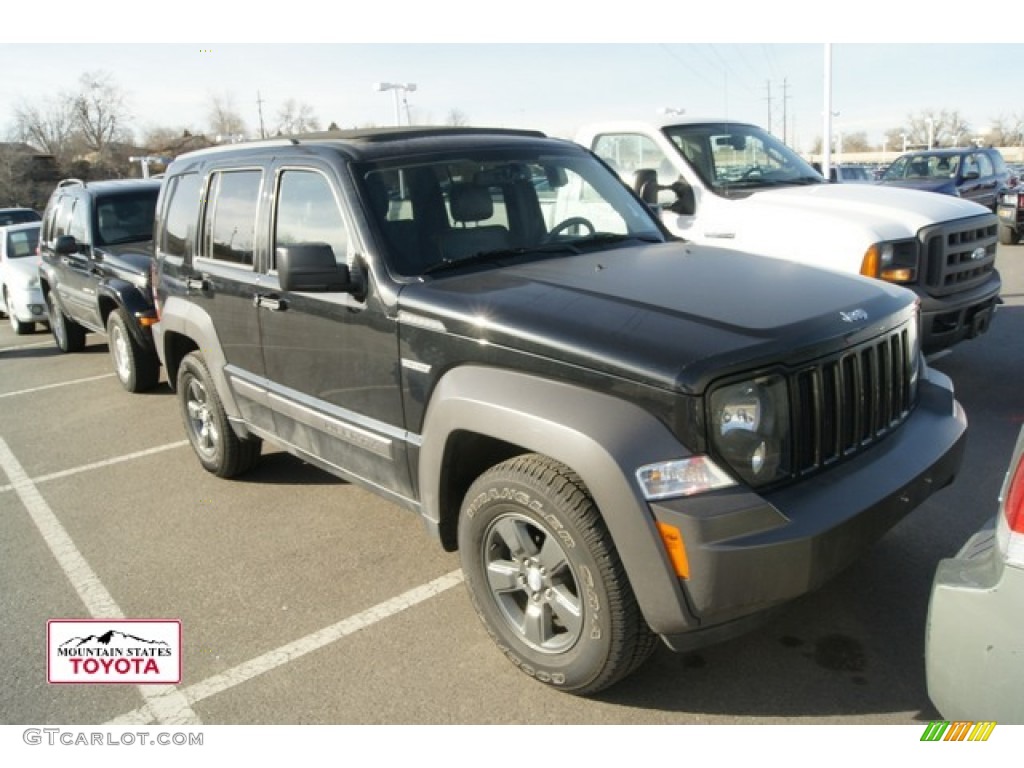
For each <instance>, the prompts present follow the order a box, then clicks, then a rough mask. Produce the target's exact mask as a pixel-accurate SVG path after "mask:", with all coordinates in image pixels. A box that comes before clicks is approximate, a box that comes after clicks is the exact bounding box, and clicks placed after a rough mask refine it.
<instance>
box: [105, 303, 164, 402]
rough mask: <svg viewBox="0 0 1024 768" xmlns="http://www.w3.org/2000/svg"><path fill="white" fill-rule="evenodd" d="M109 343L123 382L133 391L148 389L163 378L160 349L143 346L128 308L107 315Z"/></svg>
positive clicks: (111, 355)
mask: <svg viewBox="0 0 1024 768" xmlns="http://www.w3.org/2000/svg"><path fill="white" fill-rule="evenodd" d="M107 345H108V346H109V347H110V358H111V361H112V362H113V363H114V372H115V373H116V374H117V378H118V380H119V381H120V382H121V386H123V387H124V388H125V389H127V390H128V391H129V392H145V391H146V390H147V389H152V388H153V387H155V386H156V383H157V381H159V380H160V361H159V360H158V359H157V356H156V352H155V351H153V350H152V349H147V348H146V347H144V346H142V345H141V344H140V343H139V342H138V341H137V340H136V339H135V337H134V336H133V335H132V332H131V329H130V328H129V327H128V315H127V313H126V312H125V310H124V309H116V310H114V311H113V312H111V313H110V315H109V317H107Z"/></svg>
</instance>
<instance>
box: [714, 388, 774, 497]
mask: <svg viewBox="0 0 1024 768" xmlns="http://www.w3.org/2000/svg"><path fill="white" fill-rule="evenodd" d="M709 402H710V406H709V407H710V414H709V421H708V431H709V433H710V437H711V444H712V445H713V446H714V453H715V454H716V455H717V456H718V457H719V458H721V459H722V461H724V462H725V463H726V464H727V465H728V466H729V467H730V468H731V469H732V470H733V472H735V473H736V474H737V475H738V476H739V477H740V478H741V479H742V480H744V481H745V482H746V483H748V484H749V485H751V486H753V487H758V486H764V485H769V484H771V483H773V482H775V481H777V480H780V479H782V478H785V477H787V476H788V474H789V469H790V467H789V456H790V434H789V432H790V426H789V390H788V386H787V384H786V380H785V379H784V378H783V377H782V376H778V375H769V376H761V377H758V378H756V379H751V380H748V381H741V382H739V383H735V384H727V385H725V386H723V387H719V388H718V389H716V390H715V391H714V392H712V393H711V397H710V401H709Z"/></svg>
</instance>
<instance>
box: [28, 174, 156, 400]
mask: <svg viewBox="0 0 1024 768" xmlns="http://www.w3.org/2000/svg"><path fill="white" fill-rule="evenodd" d="M159 192H160V180H159V179H119V180H111V181H90V182H88V183H87V182H83V181H80V180H78V179H67V180H65V181H62V182H61V183H60V184H59V185H58V186H57V188H56V189H55V190H54V192H53V194H52V195H51V196H50V200H49V202H48V203H47V205H46V211H45V212H44V214H43V225H42V232H41V235H40V240H39V252H40V256H41V257H42V259H41V264H40V266H39V278H40V288H41V289H42V291H43V296H44V297H45V299H46V307H47V312H48V314H49V318H50V329H51V330H52V332H53V338H54V341H55V342H56V343H57V347H58V348H59V349H60V350H61V351H62V352H77V351H79V350H81V349H82V348H83V347H84V346H85V335H86V333H87V332H89V331H93V332H96V333H102V334H105V335H106V336H107V341H108V344H109V346H110V355H111V359H112V361H113V364H114V371H115V373H116V374H117V377H118V379H119V380H120V382H121V384H122V386H124V388H125V389H127V390H128V391H129V392H141V391H143V390H146V389H150V388H152V387H154V386H156V383H157V381H158V380H159V378H160V361H159V359H158V358H157V356H156V352H155V350H154V349H153V334H152V331H151V330H150V326H151V325H152V324H153V323H154V322H155V321H156V314H155V312H154V310H153V296H152V290H151V288H150V276H151V272H152V269H151V267H152V263H153V256H152V238H153V217H154V211H155V208H156V200H157V195H158V194H159Z"/></svg>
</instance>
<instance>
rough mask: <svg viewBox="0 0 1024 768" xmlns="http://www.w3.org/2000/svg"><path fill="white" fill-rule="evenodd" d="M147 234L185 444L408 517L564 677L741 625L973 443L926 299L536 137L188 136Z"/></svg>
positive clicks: (517, 646)
mask: <svg viewBox="0 0 1024 768" xmlns="http://www.w3.org/2000/svg"><path fill="white" fill-rule="evenodd" d="M154 235H155V246H156V258H157V268H156V269H157V279H156V281H155V288H156V291H157V308H158V311H159V316H160V319H159V321H158V322H157V324H156V326H154V340H155V342H156V346H157V350H158V352H159V354H160V357H161V359H162V361H163V363H164V365H165V367H166V371H167V378H168V381H169V382H172V383H173V385H174V387H175V388H176V390H177V394H178V400H179V407H180V411H181V416H182V421H183V423H184V427H185V432H186V434H187V435H188V438H189V440H190V441H191V443H192V447H193V449H194V451H195V454H196V456H197V458H198V460H199V462H200V464H201V465H202V466H203V467H204V468H205V469H206V470H207V471H209V472H211V473H214V474H216V475H219V476H222V477H229V476H233V475H237V474H239V473H241V472H244V471H246V470H248V469H250V468H251V467H253V465H254V464H255V462H256V461H257V459H258V457H259V453H260V445H261V441H262V440H268V441H272V442H273V443H275V444H277V445H279V446H282V447H283V448H285V449H286V450H287V451H289V452H291V453H293V454H294V455H296V456H299V457H301V458H302V459H304V460H306V461H309V462H311V463H313V464H315V465H316V466H319V467H321V468H323V469H325V470H327V471H329V472H332V473H334V474H336V475H339V476H341V477H343V478H346V479H348V480H349V481H351V482H353V483H358V484H360V485H362V486H364V487H366V488H369V489H371V490H372V491H373V492H375V493H378V494H381V495H383V496H384V497H386V498H388V499H391V500H393V501H394V502H396V503H398V504H399V505H401V506H403V507H406V508H408V509H410V510H412V511H414V512H416V513H418V514H419V515H421V516H422V518H423V520H424V521H425V523H426V525H427V528H428V529H429V530H430V531H432V532H433V533H434V534H435V535H436V536H437V538H438V539H439V540H440V542H441V544H442V546H444V547H445V548H446V549H449V550H458V551H459V554H460V557H461V561H462V570H463V573H464V575H465V580H466V584H467V586H468V589H469V594H470V598H471V600H472V601H473V604H474V606H475V608H476V610H477V613H478V614H479V616H480V618H481V619H482V621H483V623H484V625H485V626H486V627H487V630H488V631H489V632H490V634H491V635H492V636H493V637H494V639H495V641H496V642H497V645H498V646H499V647H500V648H501V649H502V650H503V652H504V653H505V654H506V655H507V656H508V658H509V659H510V660H511V661H512V662H513V663H514V664H515V665H516V666H517V667H518V668H519V669H521V670H522V671H523V672H525V673H526V674H528V675H530V676H531V677H534V678H536V679H537V680H540V681H542V682H544V683H547V684H549V685H552V686H555V687H557V688H559V689H561V690H566V691H572V692H575V693H579V694H583V693H593V692H595V691H598V690H600V689H602V688H604V687H606V686H608V685H611V684H612V683H614V682H615V681H617V680H620V679H622V678H623V677H624V676H625V675H627V674H629V673H630V672H631V671H632V670H633V669H635V668H636V667H637V666H639V665H640V664H641V663H642V662H643V661H644V659H645V658H646V657H647V656H648V654H649V653H650V652H651V650H652V649H653V647H654V643H655V639H656V638H658V637H660V638H661V639H662V640H663V641H664V642H665V643H667V644H668V645H669V646H670V647H671V648H673V649H675V650H683V649H687V648H692V647H695V646H697V645H699V644H701V643H707V642H712V641H716V640H721V639H723V638H725V637H727V636H729V635H732V634H735V633H737V632H740V631H742V630H743V629H745V628H747V627H749V626H750V625H751V623H752V622H754V621H756V620H757V618H759V617H760V616H763V614H764V613H765V611H767V610H769V609H771V608H773V607H776V606H778V605H780V604H782V603H784V602H785V601H787V600H789V599H792V598H794V597H796V596H798V595H802V594H804V593H806V592H808V591H809V590H812V589H814V588H816V587H818V586H819V585H820V584H822V583H823V582H824V581H825V580H826V579H828V578H829V577H831V576H832V575H834V574H835V573H836V572H837V571H839V570H840V569H842V568H844V567H845V566H847V565H849V564H850V563H851V562H852V561H853V560H854V559H855V558H857V557H858V556H859V555H860V554H861V553H862V552H863V551H864V549H865V548H866V547H867V546H868V545H869V544H870V543H871V542H873V541H874V540H875V539H876V538H878V537H879V536H881V535H882V534H883V533H884V532H885V531H886V530H887V529H888V528H889V527H890V526H892V525H893V524H895V523H896V522H897V521H898V520H899V519H901V518H902V517H903V516H904V515H906V514H907V513H908V512H910V511H911V510H912V509H913V508H914V507H915V506H916V505H918V504H919V503H920V502H922V501H923V500H924V499H926V498H927V497H928V496H929V495H930V494H932V493H934V492H935V491H937V490H938V489H940V488H942V487H944V486H945V485H947V484H948V483H949V482H951V481H952V479H953V477H954V476H955V473H956V471H957V469H958V466H959V463H960V459H961V455H962V450H963V445H964V438H965V434H966V433H965V430H966V421H965V418H964V414H963V411H962V410H961V408H960V406H959V405H958V404H957V402H956V400H955V399H954V397H953V392H952V387H951V384H950V383H949V380H948V379H946V378H945V377H944V376H942V375H941V374H937V373H934V372H932V371H930V370H929V369H928V367H927V365H926V364H925V362H924V359H923V357H922V355H921V350H920V336H919V330H920V328H919V325H920V318H919V308H918V303H917V301H916V298H915V296H914V294H912V293H911V292H910V291H908V290H906V289H904V288H900V287H897V286H893V285H889V284H886V283H882V282H880V281H876V280H869V279H867V278H861V277H854V276H849V275H843V274H838V273H835V272H831V271H825V270H819V269H816V268H812V267H806V266H801V265H797V264H792V263H783V262H780V261H778V260H776V259H766V258H764V257H761V256H754V255H750V254H745V253H740V252H736V251H729V250H723V249H719V248H710V247H704V246H697V245H693V244H691V243H685V242H682V241H680V240H677V239H675V238H673V237H672V236H671V235H669V234H668V233H667V231H666V230H665V229H664V228H663V225H662V224H661V222H660V221H659V220H658V219H657V218H656V217H655V216H654V215H653V214H652V212H651V210H650V209H649V208H647V207H646V206H645V205H644V204H643V203H642V201H641V200H640V199H639V198H638V197H637V196H636V195H635V194H634V193H633V192H632V191H631V190H630V189H629V188H628V187H626V186H625V185H623V183H622V182H621V181H620V180H619V178H618V177H617V176H616V175H615V174H614V173H613V172H612V171H611V170H610V169H609V168H608V167H607V166H606V165H605V164H604V163H602V162H601V161H600V160H599V159H598V158H597V157H596V156H595V155H594V154H592V153H591V152H590V151H588V150H586V149H584V148H582V147H580V146H579V145H576V144H573V143H571V142H567V141H560V140H555V139H549V138H547V137H545V136H543V134H539V133H535V132H526V131H500V130H482V129H470V128H463V129H456V128H449V129H435V130H430V129H425V128H419V129H405V130H397V131H395V130H392V131H387V130H378V131H365V132H352V133H345V134H340V133H335V134H331V135H329V136H321V137H319V138H317V137H310V138H297V139H292V140H282V141H272V142H265V143H264V142H261V143H254V144H247V145H235V146H232V147H230V148H218V149H211V150H201V151H199V152H195V153H190V154H186V155H183V156H181V157H179V158H178V159H177V160H176V161H175V162H174V163H173V164H172V165H171V166H170V167H169V168H168V170H167V176H166V179H165V182H164V187H163V190H162V192H161V199H160V203H159V206H158V217H157V226H156V230H155V232H154ZM822 247H823V248H827V247H828V244H827V243H823V244H822ZM297 503H301V501H300V500H297ZM451 631H458V630H457V628H455V627H453V628H451ZM416 642H417V641H416V639H415V638H413V639H411V642H410V648H413V649H414V648H415V644H416Z"/></svg>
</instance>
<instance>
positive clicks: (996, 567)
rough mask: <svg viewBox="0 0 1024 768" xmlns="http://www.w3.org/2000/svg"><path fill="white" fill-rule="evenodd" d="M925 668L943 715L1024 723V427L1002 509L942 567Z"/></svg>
mask: <svg viewBox="0 0 1024 768" xmlns="http://www.w3.org/2000/svg"><path fill="white" fill-rule="evenodd" d="M925 668H926V671H927V678H928V696H929V698H931V700H932V703H933V704H935V707H936V709H938V710H939V713H940V714H941V715H942V717H943V718H945V719H947V720H981V721H985V720H989V721H995V722H998V723H999V724H1000V725H1002V724H1016V725H1024V428H1022V429H1021V432H1020V434H1019V435H1018V437H1017V445H1016V447H1015V449H1014V451H1013V459H1012V461H1011V462H1010V468H1009V471H1008V472H1007V473H1006V479H1005V480H1004V481H1003V487H1002V492H1001V493H1000V494H999V511H998V513H997V515H996V517H995V518H994V519H993V520H992V521H990V522H989V524H988V525H986V526H985V527H983V528H982V529H981V530H980V531H978V532H977V533H975V534H974V535H973V536H972V537H971V538H970V539H969V540H968V541H967V543H966V544H965V545H964V547H963V549H961V550H960V552H959V553H958V554H957V556H956V557H953V558H949V559H947V560H942V561H940V562H939V565H938V568H937V569H936V571H935V580H934V582H933V584H932V593H931V601H930V603H929V606H928V623H927V630H926V634H925Z"/></svg>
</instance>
